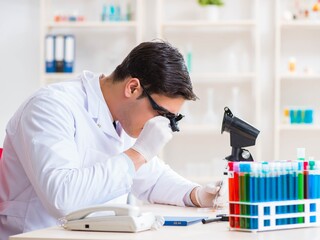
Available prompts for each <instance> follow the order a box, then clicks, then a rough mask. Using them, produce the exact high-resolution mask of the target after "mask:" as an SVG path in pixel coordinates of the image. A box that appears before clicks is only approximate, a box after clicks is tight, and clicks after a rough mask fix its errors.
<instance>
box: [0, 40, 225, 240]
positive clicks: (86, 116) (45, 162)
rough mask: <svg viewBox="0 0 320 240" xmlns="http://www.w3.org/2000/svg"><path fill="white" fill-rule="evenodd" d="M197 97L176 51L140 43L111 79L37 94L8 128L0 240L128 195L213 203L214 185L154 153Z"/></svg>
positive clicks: (89, 77)
mask: <svg viewBox="0 0 320 240" xmlns="http://www.w3.org/2000/svg"><path fill="white" fill-rule="evenodd" d="M195 99H196V95H195V94H194V93H193V90H192V85H191V82H190V77H189V74H188V71H187V69H186V66H185V64H184V60H183V57H182V55H181V54H180V53H179V52H178V50H177V49H176V48H174V47H172V46H171V45H170V44H168V43H166V42H161V41H155V42H144V43H141V44H140V45H138V46H137V47H136V48H134V49H133V50H132V51H131V52H130V53H129V55H128V56H127V57H126V58H125V59H124V61H123V62H122V63H121V64H120V65H119V66H118V67H117V68H116V69H115V71H114V72H113V73H112V74H110V75H109V76H104V75H100V76H98V75H94V74H93V73H91V72H87V71H85V72H83V74H82V75H81V76H79V77H78V78H76V79H75V80H72V81H67V82H63V83H57V84H52V85H49V86H47V87H44V88H42V89H40V90H39V91H38V92H36V93H35V94H34V95H33V96H31V97H30V98H29V99H28V100H27V101H26V102H25V103H24V104H23V105H22V106H21V107H20V108H19V109H18V111H17V112H16V113H15V115H14V116H13V117H12V119H11V120H10V122H9V123H8V126H7V130H6V132H7V135H6V138H5V141H4V151H3V157H2V160H1V161H0V233H1V237H0V239H1V240H4V239H7V238H8V236H10V235H13V234H18V233H21V232H27V231H31V230H35V229H39V228H45V227H49V226H54V225H56V224H57V218H59V217H62V216H64V215H66V214H67V213H69V212H71V211H74V210H76V209H79V208H83V207H87V206H90V205H96V204H102V203H106V202H110V201H111V200H113V199H115V198H118V197H120V196H123V195H125V194H127V193H129V192H131V193H132V194H133V195H134V196H136V197H137V198H139V199H141V200H145V201H149V202H152V203H160V204H171V205H179V206H197V207H212V201H213V199H214V198H215V195H216V194H218V193H217V191H218V190H219V187H218V186H216V185H214V187H213V192H211V193H208V192H206V189H205V187H201V186H199V185H197V184H195V183H192V182H190V181H187V180H186V179H184V178H182V177H181V176H179V175H178V174H177V173H175V172H174V171H173V170H171V169H170V168H169V166H167V165H165V164H164V163H163V162H162V161H160V160H159V159H158V158H157V157H156V155H157V154H158V153H159V151H160V150H161V149H162V148H163V147H164V146H165V144H166V143H167V142H168V141H169V140H170V139H171V138H172V132H173V131H177V130H178V125H177V124H178V121H179V120H180V119H181V118H182V115H179V114H178V112H179V110H180V108H181V106H182V104H183V103H184V101H185V100H195ZM135 138H136V139H135ZM217 184H218V183H217ZM215 186H216V187H215Z"/></svg>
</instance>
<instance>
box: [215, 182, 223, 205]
mask: <svg viewBox="0 0 320 240" xmlns="http://www.w3.org/2000/svg"><path fill="white" fill-rule="evenodd" d="M222 185H223V181H221V182H220V184H219V186H218V187H219V190H218V191H217V193H216V195H215V197H214V199H213V208H215V209H216V208H217V207H218V203H217V200H218V197H219V194H220V190H221V188H222Z"/></svg>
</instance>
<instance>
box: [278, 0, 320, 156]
mask: <svg viewBox="0 0 320 240" xmlns="http://www.w3.org/2000/svg"><path fill="white" fill-rule="evenodd" d="M275 10H276V11H275V12H276V14H275V17H276V20H275V23H276V24H275V78H274V88H275V107H274V109H275V134H274V137H275V140H274V152H275V159H295V158H296V151H295V149H296V148H301V147H303V148H305V149H306V158H309V157H311V158H317V159H319V157H320V148H319V143H318V142H319V141H318V139H319V133H320V118H319V113H320V104H319V103H320V95H319V91H318V89H319V87H320V85H319V84H320V68H319V61H320V58H319V54H318V52H317V45H318V43H319V40H320V22H319V20H320V12H319V10H320V4H319V2H318V1H275Z"/></svg>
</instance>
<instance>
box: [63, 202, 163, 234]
mask: <svg viewBox="0 0 320 240" xmlns="http://www.w3.org/2000/svg"><path fill="white" fill-rule="evenodd" d="M92 215H95V216H92ZM97 215H98V216H97ZM61 221H62V226H63V227H64V228H65V229H68V230H83V231H110V232H140V231H145V230H149V229H151V228H153V227H154V225H156V226H157V225H159V224H160V225H163V220H160V223H159V218H157V217H156V216H155V215H154V214H153V213H151V212H146V213H140V209H139V208H138V207H136V206H131V205H114V204H113V205H97V206H92V207H88V208H84V209H80V210H77V211H74V212H72V213H70V214H68V215H66V216H65V217H64V218H62V219H61Z"/></svg>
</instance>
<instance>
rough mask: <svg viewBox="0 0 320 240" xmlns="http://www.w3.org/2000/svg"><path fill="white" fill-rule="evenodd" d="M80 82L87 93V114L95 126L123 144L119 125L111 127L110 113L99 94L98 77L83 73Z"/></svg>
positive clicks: (87, 72)
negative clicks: (90, 116)
mask: <svg viewBox="0 0 320 240" xmlns="http://www.w3.org/2000/svg"><path fill="white" fill-rule="evenodd" d="M82 82H83V86H84V88H85V91H86V93H87V103H88V112H89V113H90V114H91V115H92V118H93V119H94V120H95V122H96V123H97V126H98V127H99V128H101V130H102V131H103V132H104V133H105V134H107V135H109V136H111V137H113V138H114V139H116V140H118V141H120V142H123V134H122V128H121V126H120V124H117V129H115V128H114V126H113V118H112V115H111V112H110V110H109V108H108V105H107V104H106V102H105V100H104V97H103V95H102V92H101V88H100V81H99V75H96V74H94V73H92V72H89V71H84V72H83V74H82Z"/></svg>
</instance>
